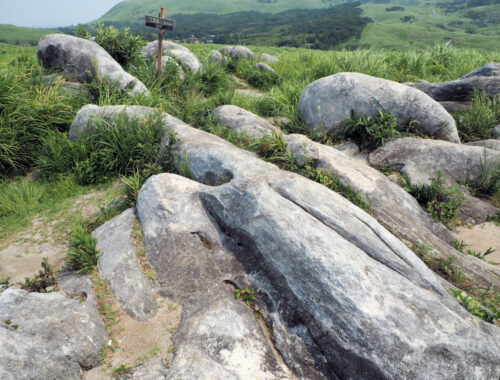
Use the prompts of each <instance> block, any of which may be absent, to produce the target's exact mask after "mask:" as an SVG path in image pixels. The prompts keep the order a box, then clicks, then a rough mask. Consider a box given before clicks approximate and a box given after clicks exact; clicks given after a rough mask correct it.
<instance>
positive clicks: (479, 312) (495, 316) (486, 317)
mask: <svg viewBox="0 0 500 380" xmlns="http://www.w3.org/2000/svg"><path fill="white" fill-rule="evenodd" d="M450 291H451V293H452V294H453V296H454V297H455V298H456V299H457V300H458V301H459V302H460V304H461V305H462V306H463V307H464V308H465V309H467V311H468V312H469V313H471V314H472V315H475V316H476V317H478V318H481V319H482V320H483V321H486V322H489V323H495V322H496V321H498V320H500V310H497V309H496V308H495V307H493V306H490V307H491V308H492V310H488V309H486V308H484V307H483V306H481V304H480V303H479V302H477V301H476V300H475V299H473V298H471V297H469V296H468V295H466V294H463V292H462V291H461V290H453V289H450Z"/></svg>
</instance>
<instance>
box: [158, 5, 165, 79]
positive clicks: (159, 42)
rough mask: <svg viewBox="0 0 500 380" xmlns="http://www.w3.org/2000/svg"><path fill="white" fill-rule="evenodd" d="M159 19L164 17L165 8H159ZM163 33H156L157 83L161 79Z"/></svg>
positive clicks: (161, 31)
mask: <svg viewBox="0 0 500 380" xmlns="http://www.w3.org/2000/svg"><path fill="white" fill-rule="evenodd" d="M158 17H159V18H164V17H165V7H161V8H160V13H159V14H158ZM163 33H165V31H164V30H163V29H160V31H159V32H158V82H159V81H160V79H161V56H162V54H163Z"/></svg>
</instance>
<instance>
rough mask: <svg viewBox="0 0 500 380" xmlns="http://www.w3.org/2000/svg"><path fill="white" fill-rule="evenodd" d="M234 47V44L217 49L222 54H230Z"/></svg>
mask: <svg viewBox="0 0 500 380" xmlns="http://www.w3.org/2000/svg"><path fill="white" fill-rule="evenodd" d="M233 49H234V46H223V47H221V48H220V49H219V53H221V54H222V55H226V56H230V55H231V51H232V50H233Z"/></svg>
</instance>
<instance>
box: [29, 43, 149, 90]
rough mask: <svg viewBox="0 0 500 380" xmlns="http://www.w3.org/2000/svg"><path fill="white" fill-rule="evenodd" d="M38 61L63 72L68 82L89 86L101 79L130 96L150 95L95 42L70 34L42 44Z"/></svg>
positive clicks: (45, 66) (142, 85)
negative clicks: (90, 82) (73, 80)
mask: <svg viewBox="0 0 500 380" xmlns="http://www.w3.org/2000/svg"><path fill="white" fill-rule="evenodd" d="M37 56H38V61H39V62H40V64H41V65H42V66H43V67H44V68H46V69H54V70H63V71H62V73H61V75H63V76H64V77H65V78H67V79H78V80H79V81H80V82H88V81H91V80H92V79H93V78H95V77H97V78H99V80H106V81H107V82H108V83H109V84H110V85H113V86H116V87H118V88H119V89H120V90H123V91H127V93H128V94H129V95H136V94H145V95H147V94H149V91H148V90H147V88H146V86H144V84H143V83H142V82H141V81H140V80H138V79H137V78H135V77H134V76H132V75H130V74H129V73H127V72H126V71H125V70H123V68H122V67H121V66H120V64H119V63H118V62H116V61H115V60H114V59H113V58H112V57H111V55H109V53H108V52H107V51H106V50H104V49H103V48H102V47H100V46H99V45H98V44H96V43H95V42H93V41H89V40H86V39H83V38H78V37H74V36H70V35H67V34H48V35H46V36H45V37H43V38H42V39H41V40H40V41H39V42H38V49H37Z"/></svg>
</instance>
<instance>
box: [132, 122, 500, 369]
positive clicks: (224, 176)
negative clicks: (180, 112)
mask: <svg viewBox="0 0 500 380" xmlns="http://www.w3.org/2000/svg"><path fill="white" fill-rule="evenodd" d="M165 128H166V131H168V132H169V133H175V134H176V136H177V138H178V141H177V142H176V143H175V144H173V145H171V146H170V148H171V151H172V153H173V155H174V157H176V165H178V166H179V167H180V166H182V165H186V164H187V165H189V169H190V172H191V174H192V176H193V178H194V179H195V181H193V180H190V179H187V178H183V177H179V176H177V175H172V174H162V175H158V176H153V177H151V178H150V179H149V180H148V181H147V182H146V183H145V185H144V186H143V188H142V189H141V192H140V195H139V199H138V203H137V211H138V216H139V219H140V221H141V223H142V227H143V231H144V236H145V246H146V252H147V253H146V254H147V257H148V260H149V262H150V263H151V265H152V266H153V268H154V269H155V270H156V272H157V280H158V283H159V284H160V286H161V287H162V289H163V291H164V292H165V294H166V295H167V296H169V297H171V298H172V299H174V300H179V302H181V303H182V306H183V314H182V321H181V325H180V327H179V330H178V333H177V334H176V337H175V339H176V341H175V350H174V359H173V363H172V367H171V371H172V372H171V377H172V378H176V379H177V378H179V379H191V378H198V377H199V375H197V374H199V373H203V374H204V376H206V377H210V378H235V379H243V378H248V374H250V373H251V374H252V375H253V377H260V378H290V377H292V376H291V374H290V371H292V372H293V373H294V375H295V376H297V377H299V378H318V379H319V378H338V377H340V378H359V379H364V378H366V379H368V378H370V379H372V378H420V379H425V378H436V377H438V378H459V379H468V378H484V379H487V378H496V377H498V376H499V375H500V363H498V357H499V355H500V345H499V343H498V342H499V338H500V333H499V330H498V328H497V327H496V326H493V325H489V324H486V323H484V322H482V321H481V320H479V319H477V318H475V317H473V316H471V315H470V314H469V313H468V312H467V311H466V310H465V309H464V308H462V307H461V306H460V305H459V304H458V303H457V302H456V301H455V300H454V299H453V298H452V297H451V295H450V294H449V292H448V290H447V289H446V288H444V287H443V286H442V285H441V280H440V279H439V278H438V277H437V276H436V275H435V274H434V273H433V272H431V271H430V270H429V269H428V268H427V267H426V266H425V265H424V264H423V263H422V262H421V261H420V260H419V259H418V258H417V257H416V256H415V255H414V254H413V252H411V251H410V250H409V249H408V248H407V247H406V246H405V245H404V244H403V243H401V242H400V241H399V240H398V239H397V238H395V237H394V236H393V235H392V234H391V233H389V232H388V231H387V230H386V229H385V228H383V227H382V226H381V225H380V224H378V222H377V221H376V220H375V219H374V218H372V217H371V216H370V215H368V214H367V213H365V212H364V211H362V210H361V209H359V208H357V207H356V206H354V205H353V204H351V203H350V202H349V201H347V200H346V199H345V198H343V197H341V196H340V195H338V194H337V193H334V192H332V191H331V190H329V189H328V188H326V187H324V186H322V185H320V184H317V183H314V182H311V181H309V180H307V179H305V178H304V177H302V176H299V175H296V174H293V173H289V172H283V171H281V170H279V169H278V168H277V167H276V166H274V165H272V164H270V163H266V162H263V161H261V160H259V159H258V158H256V157H254V156H253V155H252V154H250V153H249V152H246V151H243V150H240V149H238V148H236V147H234V146H233V145H231V144H229V143H228V142H225V141H223V140H221V139H219V138H217V137H215V136H213V135H210V134H208V133H205V132H202V131H199V130H196V129H194V128H191V127H189V126H187V125H186V124H184V123H182V122H174V121H173V122H170V123H167V124H166V125H165ZM339 154H340V153H339ZM204 183H206V184H208V185H205V184H204ZM214 184H215V185H216V186H209V185H214ZM311 194H313V195H314V196H311ZM167 247H168V248H167ZM446 286H447V287H448V286H449V285H446ZM233 287H236V288H239V289H244V288H246V287H249V288H251V289H254V290H255V300H254V301H255V303H256V304H257V305H258V306H259V307H260V310H261V313H262V314H263V317H264V320H266V323H267V325H268V326H271V325H272V328H273V341H274V344H275V346H276V348H277V351H276V352H273V350H272V349H271V346H270V342H269V341H267V340H266V338H265V337H264V335H263V333H262V330H261V329H260V328H259V327H258V325H257V321H256V319H255V318H254V316H253V310H252V309H251V308H249V307H247V305H245V304H244V303H242V302H240V301H238V300H235V297H234V293H233ZM402 321H404V323H402ZM443 326H444V327H443ZM277 355H279V356H281V358H282V359H283V361H284V363H286V366H287V367H288V368H286V367H285V366H284V364H280V360H279V357H277ZM241 358H245V360H243V361H242V360H241Z"/></svg>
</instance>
